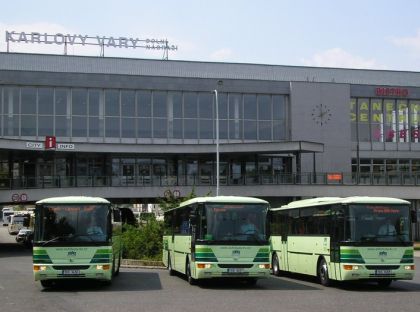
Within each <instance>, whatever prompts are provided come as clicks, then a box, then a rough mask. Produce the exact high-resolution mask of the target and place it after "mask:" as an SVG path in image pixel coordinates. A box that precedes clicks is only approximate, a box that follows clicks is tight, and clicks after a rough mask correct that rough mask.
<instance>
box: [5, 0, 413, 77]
mask: <svg viewBox="0 0 420 312" xmlns="http://www.w3.org/2000/svg"><path fill="white" fill-rule="evenodd" d="M419 12H420V1H418V0H399V1H395V0H394V1H390V0H381V1H380V0H352V1H340V0H317V1H314V0H312V1H311V0H253V1H251V0H207V1H204V0H173V1H170V0H167V1H164V0H153V1H150V0H149V1H144V0H137V1H136V0H119V1H111V0H100V1H97V0H83V1H80V0H72V1H59V0H26V1H25V0H13V1H2V2H1V10H0V52H6V51H7V44H6V31H9V32H12V31H14V32H16V33H18V34H19V33H21V32H25V33H32V32H37V33H41V34H43V33H47V34H52V35H54V34H63V35H67V34H69V35H71V36H73V35H82V36H85V35H88V36H92V37H96V36H100V37H103V36H105V37H107V38H109V37H112V38H114V39H116V38H120V37H125V38H138V39H166V40H168V42H169V45H174V46H176V47H177V50H173V51H169V53H168V54H169V55H168V57H169V59H170V60H187V61H204V62H229V63H255V64H272V65H293V66H320V67H340V68H366V69H385V70H404V71H420V18H419ZM9 51H10V52H23V53H47V54H63V53H64V48H63V45H53V44H49V45H48V44H40V43H22V42H21V43H18V42H10V43H9ZM67 53H68V54H69V55H91V56H99V55H100V48H99V47H98V46H82V45H71V46H68V49H67ZM104 54H105V57H130V58H143V59H144V58H146V59H149V58H150V59H162V58H163V52H162V51H152V50H146V49H140V48H136V49H133V48H125V47H122V48H120V47H112V46H109V47H105V51H104Z"/></svg>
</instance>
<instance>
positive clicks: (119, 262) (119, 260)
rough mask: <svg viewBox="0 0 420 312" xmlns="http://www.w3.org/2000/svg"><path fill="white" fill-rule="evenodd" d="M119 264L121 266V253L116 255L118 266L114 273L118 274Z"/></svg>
mask: <svg viewBox="0 0 420 312" xmlns="http://www.w3.org/2000/svg"><path fill="white" fill-rule="evenodd" d="M120 266H121V254H120V255H119V256H118V266H117V268H116V270H115V275H118V274H120Z"/></svg>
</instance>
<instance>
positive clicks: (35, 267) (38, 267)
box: [34, 265, 47, 272]
mask: <svg viewBox="0 0 420 312" xmlns="http://www.w3.org/2000/svg"><path fill="white" fill-rule="evenodd" d="M46 270H47V267H46V266H45V265H34V271H35V272H38V271H46Z"/></svg>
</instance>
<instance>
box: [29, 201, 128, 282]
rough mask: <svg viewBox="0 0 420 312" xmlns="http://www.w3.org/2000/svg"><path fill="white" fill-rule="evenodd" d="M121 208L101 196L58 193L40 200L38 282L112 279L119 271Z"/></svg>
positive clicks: (35, 264)
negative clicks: (115, 207) (60, 195)
mask: <svg viewBox="0 0 420 312" xmlns="http://www.w3.org/2000/svg"><path fill="white" fill-rule="evenodd" d="M121 230H122V227H121V219H120V211H119V210H118V209H114V208H113V207H112V206H111V203H110V202H109V201H108V200H106V199H103V198H99V197H84V196H67V197H53V198H47V199H43V200H40V201H38V202H36V208H35V226H34V243H33V272H34V277H35V281H40V282H41V284H42V286H44V287H50V286H52V284H53V283H54V281H56V280H66V279H95V280H100V281H104V282H106V283H110V282H111V280H112V278H113V276H115V275H117V274H118V272H119V267H120V262H121V255H122V245H121Z"/></svg>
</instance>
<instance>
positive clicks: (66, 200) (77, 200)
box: [36, 196, 110, 205]
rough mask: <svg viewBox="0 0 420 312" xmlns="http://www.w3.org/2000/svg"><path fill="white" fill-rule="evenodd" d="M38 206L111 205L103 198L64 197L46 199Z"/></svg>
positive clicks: (38, 202) (39, 202)
mask: <svg viewBox="0 0 420 312" xmlns="http://www.w3.org/2000/svg"><path fill="white" fill-rule="evenodd" d="M36 204H37V205H40V204H110V202H109V201H108V200H106V199H105V198H102V197H90V196H62V197H50V198H44V199H41V200H39V201H37V202H36Z"/></svg>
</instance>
